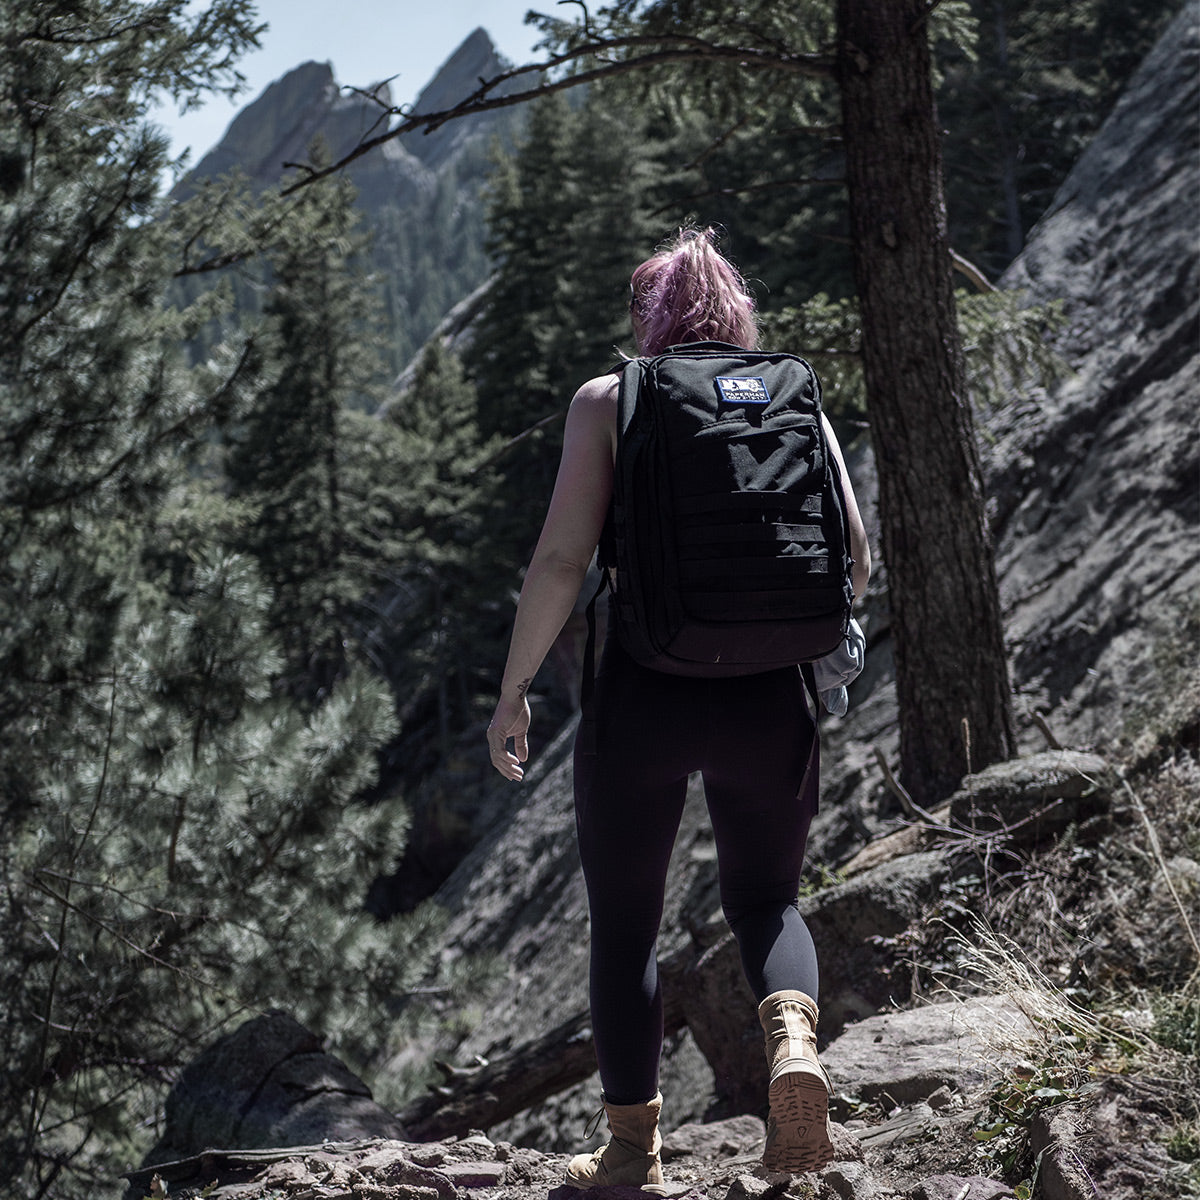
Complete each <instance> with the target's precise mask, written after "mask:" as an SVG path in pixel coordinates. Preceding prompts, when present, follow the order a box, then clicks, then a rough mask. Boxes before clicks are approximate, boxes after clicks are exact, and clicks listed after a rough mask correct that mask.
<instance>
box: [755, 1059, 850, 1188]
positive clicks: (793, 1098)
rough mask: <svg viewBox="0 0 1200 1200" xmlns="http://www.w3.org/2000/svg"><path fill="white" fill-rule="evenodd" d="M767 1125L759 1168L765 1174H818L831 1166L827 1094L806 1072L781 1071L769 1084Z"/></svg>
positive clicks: (821, 1081) (831, 1146)
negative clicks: (769, 1126)
mask: <svg viewBox="0 0 1200 1200" xmlns="http://www.w3.org/2000/svg"><path fill="white" fill-rule="evenodd" d="M769 1096H770V1101H771V1124H772V1126H773V1131H774V1134H775V1136H774V1137H773V1138H772V1137H771V1136H769V1135H768V1137H767V1147H766V1149H765V1150H764V1152H763V1160H762V1161H763V1166H764V1167H765V1168H766V1170H768V1171H818V1170H820V1169H821V1167H824V1166H827V1165H828V1164H829V1163H831V1162H833V1143H832V1142H831V1141H830V1140H829V1128H828V1119H829V1092H828V1089H827V1088H826V1086H825V1081H824V1080H823V1079H822V1078H821V1077H820V1076H819V1075H816V1074H814V1073H812V1072H810V1071H785V1072H784V1073H783V1074H781V1075H779V1076H778V1077H777V1078H775V1079H772V1080H771V1087H770V1092H769Z"/></svg>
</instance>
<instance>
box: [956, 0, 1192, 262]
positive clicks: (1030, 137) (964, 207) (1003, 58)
mask: <svg viewBox="0 0 1200 1200" xmlns="http://www.w3.org/2000/svg"><path fill="white" fill-rule="evenodd" d="M970 7H971V10H972V12H973V14H974V17H975V22H974V25H975V30H976V31H977V36H976V37H975V38H974V40H973V41H971V42H968V43H965V44H964V42H963V41H962V40H961V39H956V40H955V41H954V42H943V43H942V48H943V55H942V63H943V71H942V86H941V89H940V93H939V99H938V107H939V110H940V116H941V119H942V121H943V123H944V125H945V126H946V128H947V131H948V136H947V140H946V144H945V161H946V171H945V178H946V200H947V207H948V210H949V214H950V222H951V237H952V239H953V242H954V245H955V248H956V249H957V250H958V251H959V252H960V253H962V254H963V255H965V256H966V257H967V258H969V259H971V260H972V261H973V262H977V263H978V264H979V265H980V266H981V267H982V268H983V269H984V270H985V271H988V272H991V273H993V274H998V273H999V272H1000V271H1002V270H1003V269H1004V267H1005V266H1007V265H1008V263H1009V262H1011V260H1012V259H1013V258H1014V257H1015V256H1016V254H1017V253H1018V252H1019V251H1020V249H1021V247H1022V245H1023V244H1024V240H1025V235H1026V234H1027V233H1028V231H1029V229H1030V228H1031V226H1032V225H1033V223H1034V222H1035V221H1036V220H1037V219H1038V218H1039V217H1040V216H1041V215H1042V213H1043V212H1044V211H1045V210H1046V208H1047V206H1048V205H1049V203H1050V201H1051V199H1052V198H1053V196H1054V193H1055V191H1056V190H1057V189H1058V186H1059V184H1060V183H1061V182H1062V181H1063V179H1064V178H1065V177H1066V174H1067V172H1068V171H1069V170H1070V168H1071V166H1072V165H1073V164H1074V162H1075V160H1076V159H1077V158H1078V157H1079V155H1080V153H1081V152H1082V151H1083V149H1084V147H1085V146H1086V145H1087V143H1088V141H1089V140H1090V139H1091V138H1092V136H1093V135H1094V134H1095V132H1096V130H1097V129H1099V127H1100V124H1101V123H1102V122H1103V120H1104V119H1105V117H1107V115H1108V113H1109V111H1110V110H1111V108H1112V106H1113V104H1114V102H1115V101H1116V99H1117V96H1118V95H1119V94H1120V90H1121V88H1122V87H1123V86H1124V84H1125V82H1126V81H1127V79H1128V78H1129V76H1130V74H1131V73H1132V72H1133V70H1134V69H1135V68H1136V67H1137V65H1138V63H1140V62H1141V60H1142V58H1143V57H1144V55H1145V54H1146V52H1147V51H1148V50H1149V49H1150V48H1151V46H1152V45H1153V44H1154V41H1155V39H1156V38H1157V37H1158V35H1159V34H1160V33H1161V32H1162V30H1163V28H1164V26H1165V25H1166V23H1167V22H1168V21H1169V20H1170V19H1171V17H1172V16H1174V14H1175V12H1176V11H1177V9H1178V5H1177V4H1176V3H1175V2H1174V0H1135V2H1134V3H1127V4H1116V3H1113V2H1112V0H1084V2H1081V3H1076V4H1071V5H1067V6H1063V7H1056V8H1048V7H1047V6H1046V5H1042V4H1036V3H1032V2H1030V0H1021V2H1019V3H1018V2H1015V0H1003V2H997V0H987V2H986V3H985V0H971V5H970ZM968 51H969V52H968Z"/></svg>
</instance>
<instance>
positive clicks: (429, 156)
mask: <svg viewBox="0 0 1200 1200" xmlns="http://www.w3.org/2000/svg"><path fill="white" fill-rule="evenodd" d="M511 65H512V64H511V63H509V62H508V61H507V60H506V59H505V58H503V57H501V55H500V53H499V52H498V51H497V49H496V47H495V45H494V43H493V42H492V39H491V38H490V37H489V36H488V33H487V31H486V30H485V29H482V28H477V29H475V30H474V32H472V33H471V34H470V35H469V36H468V37H467V38H466V39H465V40H464V41H463V42H462V44H461V45H460V46H459V47H458V49H457V50H455V51H454V53H453V54H452V55H450V57H449V58H448V59H447V60H446V61H445V62H444V63H443V64H442V65H441V66H440V67H439V68H438V71H437V73H436V74H435V75H434V77H433V79H431V80H430V82H429V83H428V84H427V85H426V86H425V87H424V88H423V89H422V90H421V94H420V95H419V96H418V97H417V100H416V103H415V104H414V105H413V112H414V113H435V112H442V111H443V110H445V109H447V108H452V107H453V106H454V105H455V104H457V103H459V102H460V101H461V100H462V99H463V98H464V97H466V96H469V95H471V93H472V92H474V91H475V90H476V89H477V88H478V87H479V81H480V80H481V79H494V78H495V77H496V76H497V75H500V74H502V73H503V72H504V71H507V70H509V69H510V68H511ZM512 87H513V85H512V84H511V83H510V84H509V85H507V86H502V87H500V88H497V89H496V94H497V95H504V94H505V93H506V92H507V91H511V90H512ZM495 117H496V114H493V113H481V114H480V115H479V116H475V117H470V118H467V119H466V120H460V121H452V122H451V123H450V124H449V125H443V126H442V127H441V128H440V129H435V130H434V131H433V132H431V133H410V134H406V135H405V136H404V138H403V139H402V141H403V142H404V145H405V147H406V148H407V149H408V150H409V152H410V153H412V154H413V155H415V156H416V157H417V158H419V159H420V160H421V161H422V162H423V163H425V164H426V165H427V166H429V167H432V168H435V169H436V168H437V167H439V166H441V164H442V163H444V162H445V161H446V160H447V159H448V158H450V157H451V156H452V155H454V154H455V152H456V151H457V150H458V148H459V147H460V146H462V145H463V144H464V143H465V142H466V141H468V140H470V139H473V138H475V137H477V136H478V135H479V134H480V133H481V132H485V131H488V130H490V128H491V127H492V126H493V124H494V122H495Z"/></svg>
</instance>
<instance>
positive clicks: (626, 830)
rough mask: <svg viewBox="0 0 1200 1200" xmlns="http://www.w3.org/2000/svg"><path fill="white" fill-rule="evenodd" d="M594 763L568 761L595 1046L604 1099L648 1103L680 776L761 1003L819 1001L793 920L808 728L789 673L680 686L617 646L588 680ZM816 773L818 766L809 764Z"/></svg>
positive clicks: (812, 967) (654, 1086) (807, 805)
mask: <svg viewBox="0 0 1200 1200" xmlns="http://www.w3.org/2000/svg"><path fill="white" fill-rule="evenodd" d="M595 706H596V708H595V712H596V754H594V755H590V754H584V753H582V752H581V749H580V744H579V741H578V740H577V741H576V746H575V820H576V826H577V828H578V831H579V854H580V858H581V859H582V861H583V875H584V879H585V881H586V883H587V891H588V904H589V907H590V909H591V925H592V931H591V933H592V941H591V971H590V994H591V1009H592V1032H593V1035H594V1038H595V1046H596V1058H597V1060H598V1063H599V1067H600V1081H601V1085H602V1087H603V1089H604V1094H605V1097H606V1099H608V1100H609V1101H610V1102H612V1103H614V1104H636V1103H640V1102H641V1101H643V1100H647V1099H649V1098H650V1097H652V1096H653V1095H654V1093H655V1092H656V1091H657V1090H658V1060H659V1055H660V1052H661V1049H662V1033H663V1015H662V1011H663V1009H662V991H661V988H660V985H659V981H658V962H657V958H656V944H657V940H658V926H659V922H660V920H661V919H662V910H663V895H664V892H665V889H666V876H667V866H668V863H669V862H670V858H671V849H672V847H673V845H674V842H675V834H676V832H677V831H678V829H679V821H680V818H681V816H682V814H683V804H684V797H685V793H686V789H687V779H688V775H689V774H690V773H691V772H692V771H699V772H701V775H702V777H703V780H704V792H705V797H706V799H707V802H708V812H709V817H710V819H711V821H712V828H713V834H714V837H715V840H716V847H717V861H718V868H719V874H720V886H721V906H722V909H723V910H724V913H725V916H726V919H727V920H728V921H729V925H730V927H731V929H732V930H733V933H734V935H735V937H736V938H737V942H738V948H739V949H740V951H741V956H742V965H743V967H744V969H745V972H746V978H747V980H748V981H749V984H750V987H751V990H752V991H753V992H754V994H755V997H756V998H757V999H758V1000H760V1001H761V1000H763V999H764V998H765V997H766V996H769V995H770V994H771V993H772V992H776V991H780V990H782V989H785V988H788V989H791V988H794V989H797V990H799V991H802V992H806V993H807V994H808V995H810V996H812V997H813V998H814V999H815V998H816V996H817V958H816V951H815V949H814V947H813V940H812V936H811V934H810V933H809V931H808V927H807V926H806V925H805V924H804V920H803V919H802V918H801V916H800V913H799V911H798V910H797V908H796V895H797V892H798V890H799V884H800V867H801V864H802V862H803V859H804V844H805V840H806V838H807V836H808V827H809V823H810V822H811V821H812V818H813V816H814V815H815V813H816V787H815V780H814V781H813V784H814V786H811V787H804V786H803V784H804V782H805V770H806V767H807V766H808V763H809V757H810V755H809V751H810V749H811V748H812V745H813V736H814V729H813V723H812V718H811V717H810V716H809V713H808V708H807V706H806V704H805V699H804V685H803V682H802V681H801V678H800V672H799V670H798V669H797V668H795V667H789V668H786V669H783V670H779V671H770V672H767V673H765V674H761V675H748V676H741V677H738V678H733V679H685V678H680V677H677V676H672V675H664V674H662V673H661V672H658V671H650V670H647V669H646V668H644V667H640V666H638V664H637V663H635V662H634V661H633V660H632V659H631V658H630V657H629V656H628V655H627V654H626V653H625V652H624V650H622V649H621V648H620V646H619V645H618V643H617V639H616V637H615V636H610V637H609V638H608V639H607V640H606V644H605V648H604V654H603V658H602V661H601V663H600V669H599V671H598V673H597V679H596V698H595ZM814 770H815V762H814Z"/></svg>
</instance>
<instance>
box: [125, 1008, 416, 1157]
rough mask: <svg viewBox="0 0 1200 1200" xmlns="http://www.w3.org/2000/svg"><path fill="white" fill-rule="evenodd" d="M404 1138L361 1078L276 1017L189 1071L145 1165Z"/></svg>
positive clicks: (251, 1024) (249, 1028)
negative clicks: (223, 1153) (210, 1152)
mask: <svg viewBox="0 0 1200 1200" xmlns="http://www.w3.org/2000/svg"><path fill="white" fill-rule="evenodd" d="M402 1136H403V1130H402V1129H401V1128H400V1125H399V1122H397V1121H396V1119H395V1118H394V1117H393V1116H392V1115H391V1114H390V1113H389V1112H387V1111H386V1110H385V1109H383V1108H381V1107H380V1106H379V1105H378V1104H376V1103H375V1102H374V1100H372V1099H371V1092H370V1089H369V1088H368V1087H367V1085H366V1084H365V1083H363V1081H362V1080H361V1079H359V1078H358V1076H357V1075H355V1074H354V1073H353V1072H352V1071H350V1069H349V1068H348V1067H347V1066H346V1065H345V1064H344V1063H343V1062H341V1060H340V1059H337V1058H334V1057H333V1055H331V1054H327V1053H325V1051H324V1050H323V1049H322V1047H321V1042H320V1039H319V1038H317V1036H316V1035H315V1034H313V1033H311V1032H309V1030H307V1029H305V1028H304V1026H303V1025H301V1024H299V1023H298V1022H297V1021H295V1020H294V1019H293V1018H292V1017H290V1016H288V1014H287V1013H283V1012H277V1011H276V1012H269V1013H265V1014H264V1015H262V1016H260V1017H255V1018H254V1019H253V1020H250V1021H247V1022H246V1023H245V1024H243V1025H240V1026H239V1027H238V1028H237V1029H235V1030H234V1031H233V1032H232V1033H229V1034H226V1035H225V1036H224V1037H222V1038H220V1039H219V1040H218V1041H216V1042H214V1043H213V1045H212V1046H210V1047H209V1048H208V1049H207V1050H205V1051H204V1052H203V1053H202V1054H200V1055H199V1057H197V1058H196V1059H194V1060H193V1061H192V1062H191V1063H189V1064H188V1066H187V1067H186V1068H185V1069H184V1071H183V1074H182V1075H180V1077H179V1079H178V1081H177V1082H176V1084H175V1086H174V1087H173V1088H172V1089H171V1091H170V1092H169V1093H168V1095H167V1103H166V1127H165V1129H164V1131H163V1135H162V1137H161V1138H160V1139H159V1141H158V1144H157V1145H156V1146H155V1147H154V1148H153V1149H152V1150H151V1151H150V1153H149V1154H148V1155H147V1156H146V1159H145V1163H144V1165H145V1166H151V1165H153V1164H156V1163H164V1162H170V1161H173V1160H175V1159H182V1158H186V1157H188V1156H189V1155H192V1154H197V1153H199V1152H200V1151H202V1150H206V1149H214V1148H215V1149H229V1148H234V1147H236V1148H239V1149H254V1148H257V1147H274V1146H305V1145H313V1144H318V1143H320V1142H322V1141H324V1140H334V1141H337V1140H347V1141H349V1140H355V1139H361V1138H375V1137H383V1138H399V1137H402Z"/></svg>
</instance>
